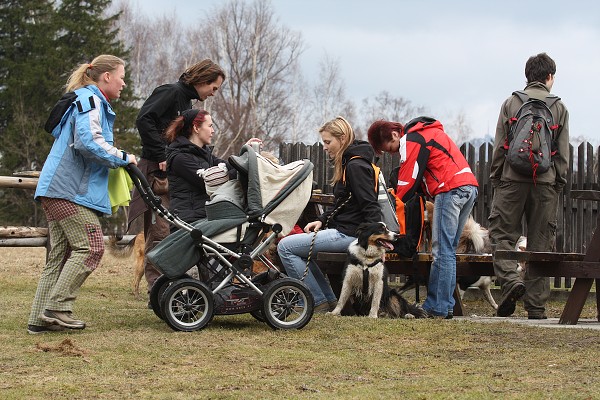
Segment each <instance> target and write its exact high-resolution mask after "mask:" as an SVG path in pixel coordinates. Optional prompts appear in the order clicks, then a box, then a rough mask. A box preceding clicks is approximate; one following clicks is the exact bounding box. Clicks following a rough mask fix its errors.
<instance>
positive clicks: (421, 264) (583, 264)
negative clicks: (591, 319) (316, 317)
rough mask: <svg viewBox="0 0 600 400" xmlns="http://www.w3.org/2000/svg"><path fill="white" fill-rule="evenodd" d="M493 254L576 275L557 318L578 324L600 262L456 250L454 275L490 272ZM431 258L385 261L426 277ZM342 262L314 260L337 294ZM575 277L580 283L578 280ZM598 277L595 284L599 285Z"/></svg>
mask: <svg viewBox="0 0 600 400" xmlns="http://www.w3.org/2000/svg"><path fill="white" fill-rule="evenodd" d="M493 257H496V258H497V259H503V260H515V261H526V262H527V268H528V269H529V274H530V276H543V277H572V278H576V279H577V280H576V281H575V285H574V286H573V289H572V290H571V292H570V294H569V298H568V299H567V303H566V304H565V307H564V310H563V312H562V315H561V318H560V320H559V323H560V324H567V325H575V324H577V321H578V320H579V316H580V315H581V310H582V309H583V306H584V304H585V300H586V299H587V295H588V293H589V288H588V285H587V284H586V285H585V286H584V285H583V283H586V282H587V283H589V282H590V281H591V282H593V281H594V280H595V279H597V280H598V281H600V262H598V261H587V260H586V257H588V255H587V254H582V253H552V252H532V251H497V252H496V253H495V255H494V256H492V255H491V254H483V255H478V254H457V255H456V276H459V277H460V276H478V275H479V276H481V275H483V276H485V275H488V276H493V275H494V264H493ZM431 261H432V256H431V254H429V253H420V254H418V255H417V257H416V258H415V260H413V259H410V258H402V257H399V256H398V255H397V254H388V255H387V256H386V262H385V263H386V267H387V269H388V272H389V273H390V274H401V275H417V276H420V277H423V278H425V279H427V278H428V276H429V269H430V267H431ZM345 262H346V254H345V253H327V252H321V253H319V254H318V255H317V263H318V265H319V267H320V268H321V270H322V271H323V273H325V274H327V277H328V278H329V281H330V283H331V287H332V289H333V291H334V293H335V294H336V295H339V293H340V291H341V287H342V276H341V275H342V271H343V268H344V263H345ZM578 281H579V282H580V283H579V284H577V282H578ZM598 281H597V284H596V285H597V287H600V286H598V285H600V282H598ZM589 286H590V287H591V283H589ZM586 290H587V291H586ZM596 298H597V308H598V310H599V311H598V312H599V315H600V296H599V295H598V292H597V293H596ZM454 299H455V305H454V315H456V316H462V315H465V314H466V313H465V308H464V305H463V303H462V300H461V298H460V294H459V292H458V288H457V289H456V290H455V291H454ZM599 320H600V319H599Z"/></svg>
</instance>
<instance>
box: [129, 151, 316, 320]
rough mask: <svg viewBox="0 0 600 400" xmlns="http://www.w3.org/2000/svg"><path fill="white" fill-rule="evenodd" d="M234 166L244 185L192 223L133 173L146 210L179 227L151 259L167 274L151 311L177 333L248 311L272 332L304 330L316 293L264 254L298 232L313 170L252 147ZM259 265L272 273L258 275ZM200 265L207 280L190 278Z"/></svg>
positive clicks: (219, 195) (226, 190) (220, 192)
mask: <svg viewBox="0 0 600 400" xmlns="http://www.w3.org/2000/svg"><path fill="white" fill-rule="evenodd" d="M229 162H230V163H231V164H232V165H233V166H234V168H235V169H236V170H237V172H238V179H235V180H230V181H228V182H226V183H224V184H223V185H222V186H221V187H219V188H218V189H217V190H216V191H215V192H214V193H213V195H212V197H211V200H210V201H209V202H207V203H206V214H207V218H206V219H201V220H199V221H197V222H194V223H192V224H188V223H186V222H184V221H183V220H181V219H180V218H179V217H178V216H176V215H173V214H172V213H171V212H169V211H168V210H167V209H165V208H164V207H163V206H162V205H161V203H160V199H159V198H158V197H156V196H155V195H154V193H152V190H151V189H150V187H149V185H148V182H147V180H146V179H145V177H144V175H143V174H142V173H141V172H140V170H139V169H138V168H137V167H136V166H134V165H132V164H130V165H129V166H127V167H126V169H127V171H128V172H129V174H130V176H131V178H132V180H133V183H134V185H135V186H136V188H137V189H138V190H139V192H140V194H141V195H142V198H143V199H144V201H145V202H146V204H147V205H148V206H149V207H150V208H151V209H152V210H153V211H154V212H155V213H156V214H158V215H159V216H160V217H162V218H165V219H167V220H168V221H169V222H170V223H171V224H173V225H175V226H177V227H178V228H179V230H177V231H175V232H174V233H172V234H171V235H169V236H168V237H167V238H165V239H164V240H163V241H161V242H160V243H159V244H158V245H157V246H156V247H154V249H152V251H150V252H149V253H148V254H147V257H148V259H149V260H150V261H151V262H152V264H153V265H154V266H155V267H156V268H157V269H158V270H159V271H160V272H161V273H162V274H163V275H162V276H160V277H159V278H158V279H157V280H156V282H155V283H154V285H153V287H152V290H151V292H150V303H151V305H152V309H153V310H154V313H155V314H156V315H157V316H158V317H160V318H162V319H163V320H164V321H165V322H166V323H167V324H168V325H169V326H170V327H171V328H172V329H174V330H177V331H195V330H200V329H202V328H204V327H205V326H206V325H207V324H208V323H209V322H210V321H211V320H212V318H213V316H214V315H215V314H217V315H229V314H241V313H250V314H251V315H252V316H254V317H255V318H256V319H257V320H259V321H263V322H266V323H267V324H268V325H269V326H270V327H272V328H273V329H300V328H302V327H304V326H305V325H306V324H307V323H308V322H309V321H310V319H311V318H312V315H313V311H314V300H313V297H312V294H311V293H310V291H309V290H308V288H307V287H306V286H305V285H304V283H303V282H301V281H299V280H297V279H293V278H289V277H287V276H286V275H285V274H284V273H283V272H282V271H280V270H279V269H278V268H277V267H276V266H275V265H274V264H273V263H272V262H271V261H270V260H269V259H268V258H267V257H266V256H265V254H264V253H265V252H266V250H267V249H268V247H269V245H270V244H271V243H273V242H274V241H275V239H276V238H277V237H278V236H283V235H286V234H288V233H289V232H290V231H291V230H292V228H293V226H294V224H295V223H296V221H297V220H298V218H299V217H300V215H301V213H302V211H303V210H304V208H305V207H306V204H307V203H308V201H309V200H310V196H311V188H312V174H313V164H312V163H311V162H310V161H308V160H302V161H296V162H293V163H290V164H286V165H283V166H279V165H276V164H273V163H272V162H271V161H269V160H267V159H266V158H264V157H262V156H260V155H259V154H257V153H256V152H255V151H254V149H253V148H252V147H250V146H247V145H245V146H243V147H242V149H241V151H240V155H239V156H231V157H230V158H229ZM255 260H260V261H262V262H263V263H264V264H265V265H266V266H267V267H268V268H267V271H266V272H262V273H253V272H252V265H253V263H254V261H255ZM194 266H197V267H198V270H199V275H200V276H201V277H202V280H200V279H194V278H192V277H191V276H189V275H188V274H186V272H187V271H189V270H190V269H191V268H192V267H194Z"/></svg>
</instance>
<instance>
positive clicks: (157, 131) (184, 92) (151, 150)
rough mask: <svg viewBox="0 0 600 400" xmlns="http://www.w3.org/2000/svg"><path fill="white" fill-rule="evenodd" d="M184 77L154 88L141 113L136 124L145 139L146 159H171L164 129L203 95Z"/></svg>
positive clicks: (143, 144)
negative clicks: (167, 150)
mask: <svg viewBox="0 0 600 400" xmlns="http://www.w3.org/2000/svg"><path fill="white" fill-rule="evenodd" d="M182 77H183V75H182ZM182 77H180V78H179V81H178V82H175V83H168V84H166V85H161V86H159V87H157V88H156V89H154V91H153V92H152V94H151V95H150V97H148V99H146V101H145V102H144V105H142V108H141V109H140V112H139V113H138V116H137V119H136V121H135V125H136V126H137V128H138V131H139V133H140V138H141V139H142V154H141V157H142V158H144V159H146V160H150V161H154V162H157V163H160V162H163V161H165V160H166V159H167V157H166V153H165V149H166V146H167V143H166V141H165V139H164V137H163V132H164V130H165V129H166V128H167V127H168V126H169V124H170V123H171V122H172V121H173V120H174V119H175V118H176V117H177V116H179V115H181V113H182V112H184V111H185V110H189V109H191V108H192V100H193V99H199V98H200V97H199V96H198V92H197V91H196V89H195V88H194V87H193V86H191V85H188V84H186V83H183V81H182V80H181V79H182Z"/></svg>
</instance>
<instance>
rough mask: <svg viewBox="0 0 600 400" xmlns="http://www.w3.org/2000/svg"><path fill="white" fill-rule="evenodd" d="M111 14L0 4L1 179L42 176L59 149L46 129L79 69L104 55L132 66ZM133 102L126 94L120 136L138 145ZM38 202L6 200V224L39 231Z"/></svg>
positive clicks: (83, 7)
mask: <svg viewBox="0 0 600 400" xmlns="http://www.w3.org/2000/svg"><path fill="white" fill-rule="evenodd" d="M109 6H110V0H88V1H80V0H63V1H61V2H53V1H47V0H3V1H2V2H1V3H0V79H1V82H2V83H1V84H0V175H11V174H12V173H13V172H15V171H22V170H41V167H42V165H43V163H44V161H45V159H46V157H47V155H48V152H49V150H50V147H51V145H52V142H53V137H52V136H51V135H50V134H48V133H47V132H45V131H44V129H43V126H44V123H45V121H46V118H47V117H48V114H49V112H50V110H51V108H52V107H53V105H54V104H55V103H56V101H57V99H58V98H59V97H60V96H61V94H62V92H63V91H64V86H65V83H66V80H67V78H68V76H69V75H70V73H71V71H72V70H73V69H74V68H75V67H76V66H77V65H78V64H80V63H82V62H90V61H91V60H92V59H93V58H94V57H95V56H97V55H100V54H113V55H115V56H118V57H121V58H123V59H125V60H127V52H126V51H125V49H124V47H123V45H122V44H121V43H119V42H118V41H117V39H116V38H117V35H116V32H115V31H114V28H113V26H114V21H115V19H116V18H118V15H112V16H106V12H107V8H108V7H109ZM131 97H132V95H131V90H129V91H124V93H122V97H121V99H119V100H118V101H116V102H115V104H114V109H115V112H116V113H117V121H116V124H115V135H116V137H117V138H119V136H121V137H123V136H125V137H132V138H133V139H130V141H131V143H135V144H138V143H139V139H137V138H136V136H135V134H132V133H128V132H134V131H135V129H134V127H135V123H134V119H135V113H136V110H135V109H134V108H132V107H131V106H129V104H130V103H131ZM126 127H130V128H129V129H126ZM117 140H119V139H117ZM124 142H125V141H124ZM119 145H120V147H123V148H125V149H126V150H129V151H130V152H131V151H132V146H125V145H124V143H119ZM32 197H33V196H32V193H31V192H30V191H23V190H17V189H9V190H4V191H2V192H0V223H2V224H21V225H37V223H38V221H37V220H36V218H34V217H33V216H34V215H36V212H35V211H32V209H34V210H35V206H34V205H33V204H34V202H33V200H32Z"/></svg>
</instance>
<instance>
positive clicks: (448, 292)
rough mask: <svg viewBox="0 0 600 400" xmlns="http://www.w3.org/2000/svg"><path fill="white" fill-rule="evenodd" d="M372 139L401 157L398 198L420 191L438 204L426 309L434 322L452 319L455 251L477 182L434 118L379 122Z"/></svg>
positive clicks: (405, 199) (375, 144) (370, 134)
mask: <svg viewBox="0 0 600 400" xmlns="http://www.w3.org/2000/svg"><path fill="white" fill-rule="evenodd" d="M368 138H369V143H371V146H373V148H374V149H375V152H376V153H378V154H381V152H383V151H385V152H388V153H392V154H393V153H395V152H398V153H399V154H400V169H399V172H398V182H397V185H396V187H395V194H396V197H398V198H399V199H401V201H402V202H404V203H407V202H408V201H409V199H410V198H411V197H412V196H415V195H416V192H417V191H419V190H421V191H423V193H425V194H426V195H428V196H430V197H432V198H434V200H435V201H434V211H433V227H432V236H431V238H432V257H433V262H432V264H431V271H430V274H429V284H428V285H427V299H426V300H425V303H423V309H424V310H425V311H426V312H427V314H429V316H431V317H434V318H448V319H449V318H452V316H453V310H454V289H455V288H456V247H457V246H458V239H459V238H460V234H461V233H462V230H463V227H464V226H465V223H466V222H467V218H468V217H469V215H470V214H471V210H472V209H473V204H474V203H475V199H476V198H477V187H478V184H477V179H476V178H475V175H473V172H472V171H471V168H470V167H469V164H468V163H467V160H465V158H464V156H463V155H462V153H461V152H460V150H459V149H458V147H457V146H456V144H455V143H454V142H453V141H452V139H450V137H449V136H448V135H447V134H446V132H444V127H443V126H442V124H441V123H440V122H439V121H436V120H435V119H433V118H428V117H419V118H415V119H413V120H412V121H410V122H409V123H407V124H406V125H405V126H402V124H400V123H398V122H390V121H382V120H380V121H375V122H374V123H373V124H372V125H371V127H370V128H369V131H368Z"/></svg>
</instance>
